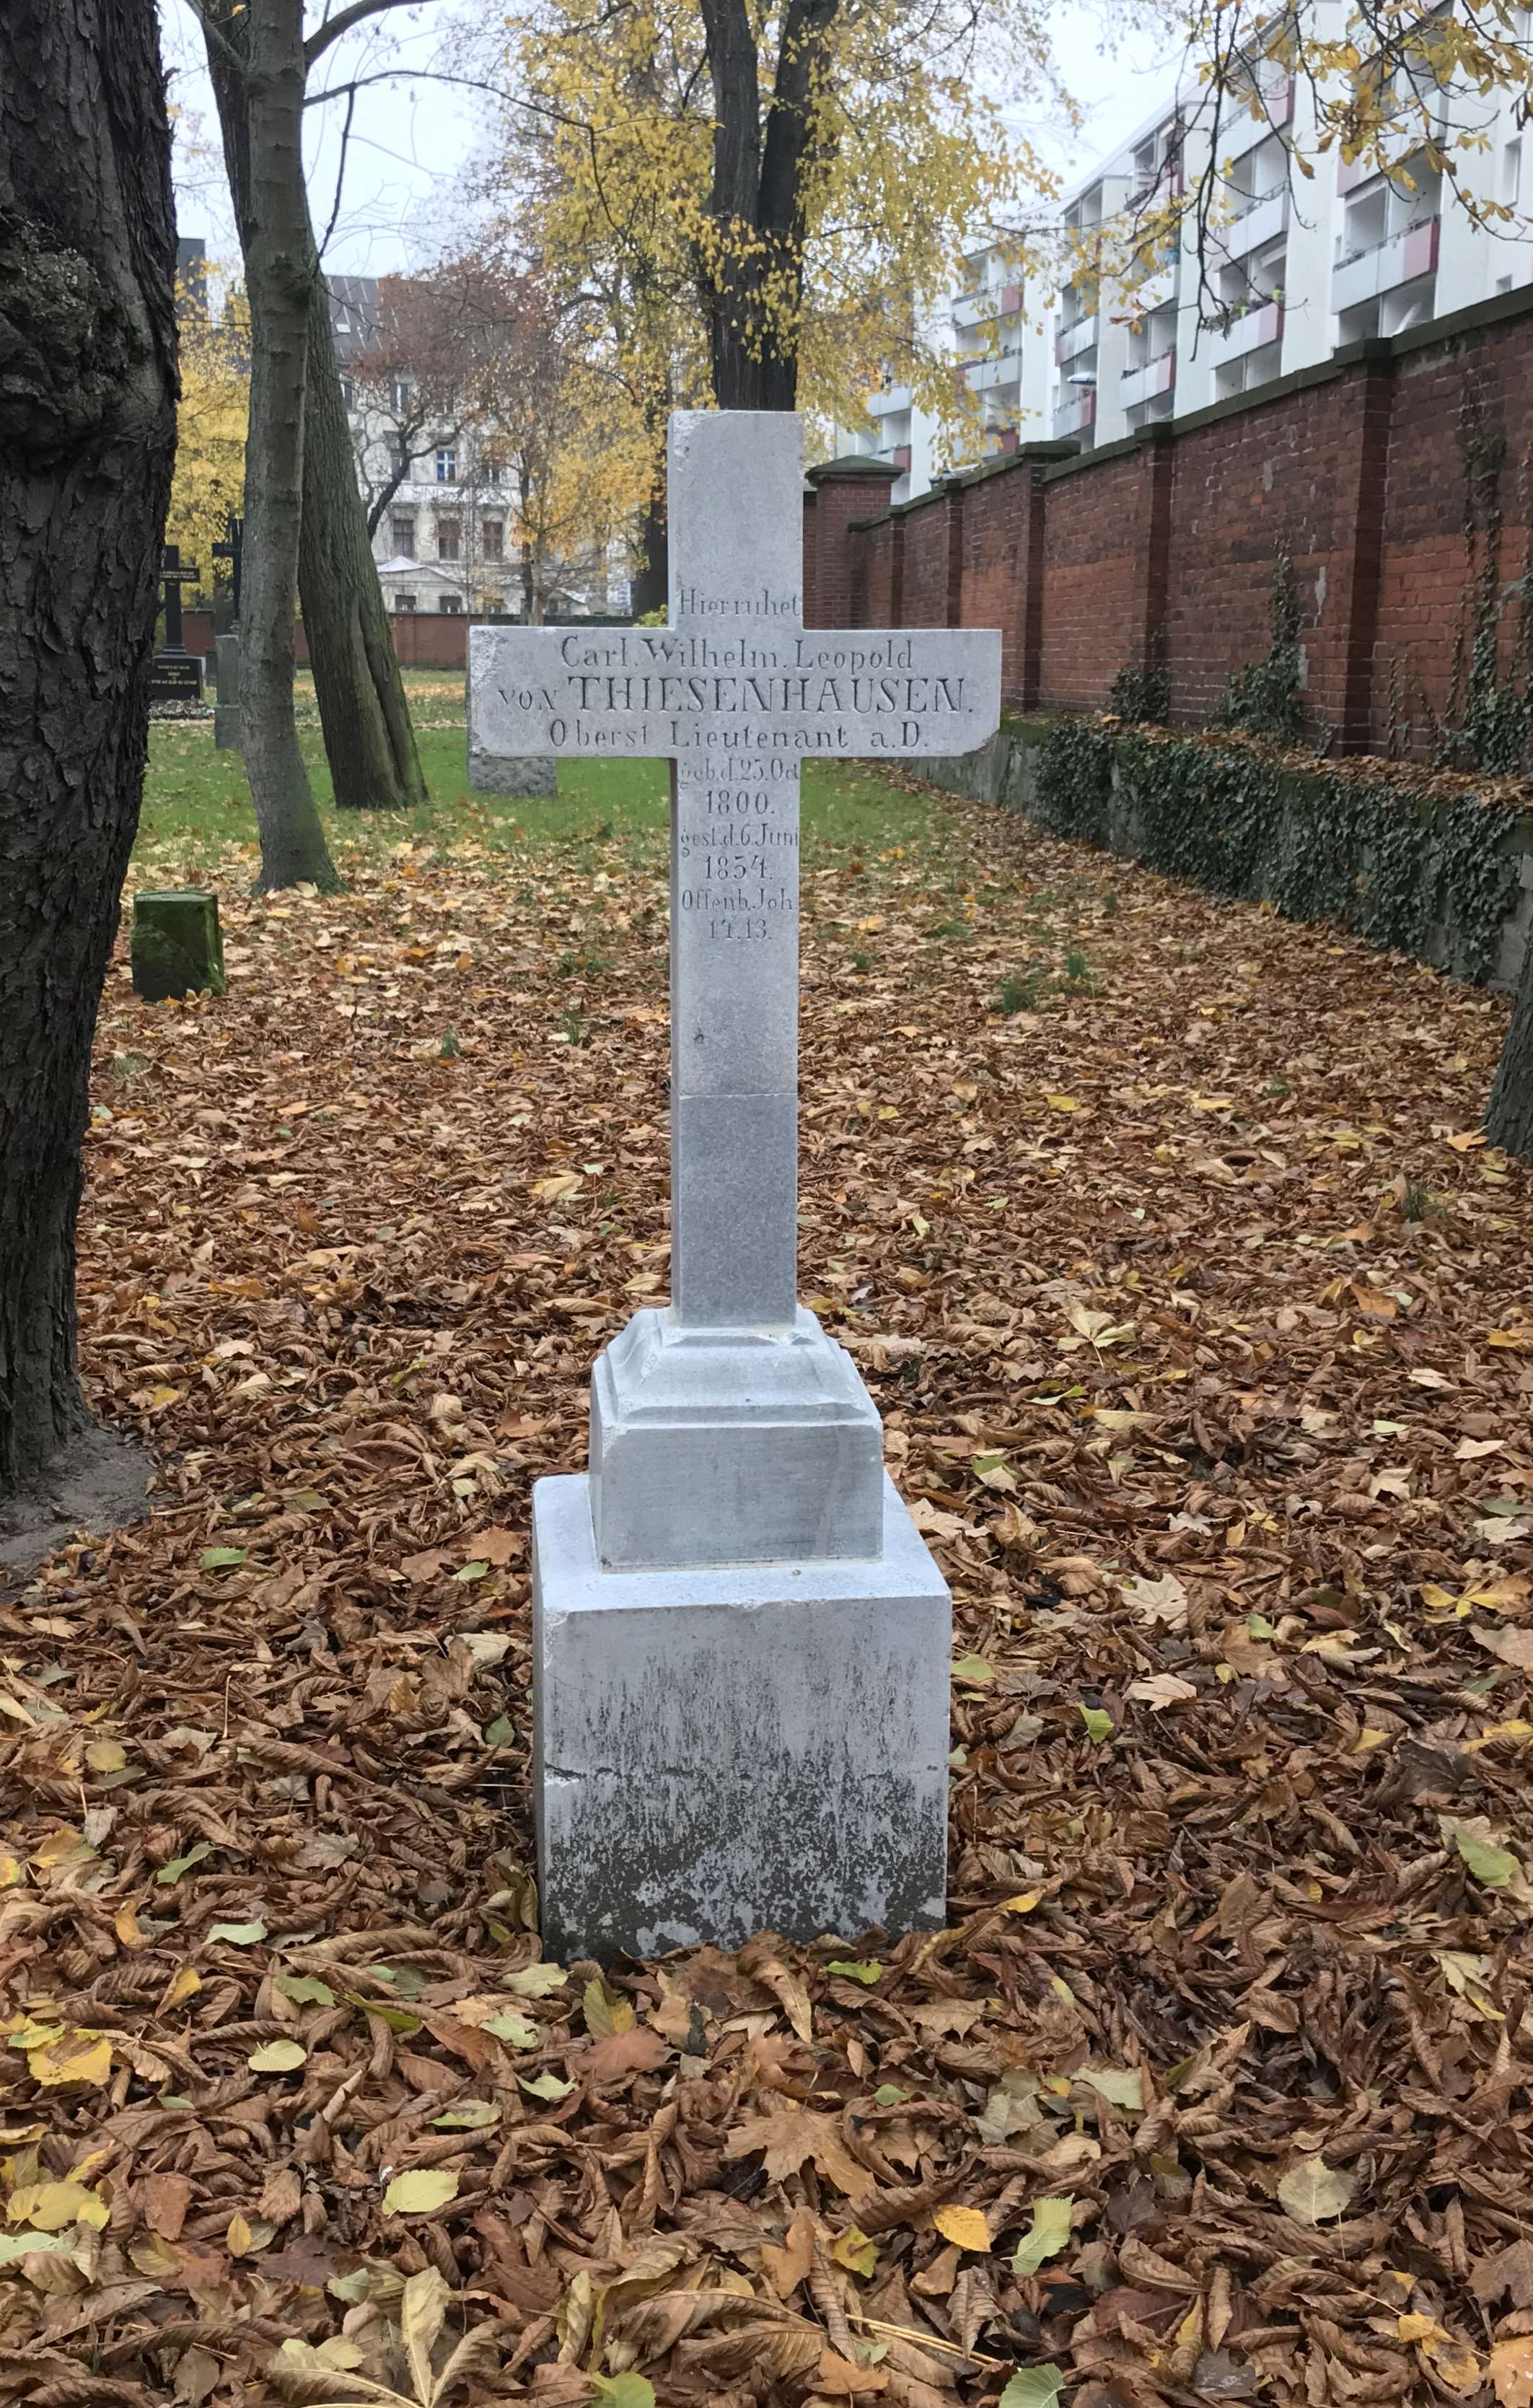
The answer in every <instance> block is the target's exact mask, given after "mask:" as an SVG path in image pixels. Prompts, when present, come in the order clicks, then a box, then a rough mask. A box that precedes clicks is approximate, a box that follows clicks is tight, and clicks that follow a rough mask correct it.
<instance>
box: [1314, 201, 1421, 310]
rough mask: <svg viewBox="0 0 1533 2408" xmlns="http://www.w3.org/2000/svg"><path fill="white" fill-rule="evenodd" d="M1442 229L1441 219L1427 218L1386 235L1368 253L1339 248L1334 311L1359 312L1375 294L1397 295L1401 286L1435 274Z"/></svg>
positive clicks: (1333, 285) (1332, 292)
mask: <svg viewBox="0 0 1533 2408" xmlns="http://www.w3.org/2000/svg"><path fill="white" fill-rule="evenodd" d="M1440 228H1441V221H1440V219H1438V218H1426V219H1424V220H1423V222H1421V224H1419V225H1413V226H1402V227H1401V228H1400V230H1399V231H1398V233H1397V234H1391V235H1386V236H1384V238H1383V241H1382V242H1376V243H1373V244H1372V245H1371V246H1370V247H1369V248H1368V250H1367V251H1350V252H1344V251H1341V249H1340V245H1338V247H1337V260H1336V267H1335V271H1334V273H1333V275H1332V277H1331V308H1333V309H1336V310H1342V309H1355V308H1356V307H1357V305H1358V303H1359V302H1360V301H1371V300H1372V299H1373V297H1374V295H1375V294H1379V293H1393V292H1394V290H1395V288H1396V286H1397V285H1398V284H1413V283H1414V282H1415V280H1416V279H1417V277H1418V276H1432V275H1435V274H1436V272H1437V264H1438V236H1439V233H1440Z"/></svg>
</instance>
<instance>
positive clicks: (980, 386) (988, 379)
mask: <svg viewBox="0 0 1533 2408" xmlns="http://www.w3.org/2000/svg"><path fill="white" fill-rule="evenodd" d="M1021 373H1022V360H1021V354H1020V352H1018V351H1015V350H1011V351H1002V352H1001V353H1000V355H999V356H998V358H996V359H993V360H966V361H965V362H964V366H963V369H962V376H963V380H964V382H965V384H967V387H968V389H969V391H970V393H994V392H995V390H996V386H997V385H1014V384H1015V383H1016V380H1017V379H1018V377H1019V376H1020V374H1021Z"/></svg>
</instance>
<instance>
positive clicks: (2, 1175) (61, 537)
mask: <svg viewBox="0 0 1533 2408" xmlns="http://www.w3.org/2000/svg"><path fill="white" fill-rule="evenodd" d="M65 165H66V166H67V172H64V168H65ZM175 277H176V230H175V220H174V216H173V214H172V209H171V198H170V137H169V131H168V127H167V125H166V121H165V85H164V80H163V78H162V76H161V71H160V60H159V52H158V46H157V39H156V27H155V10H154V5H153V0H68V5H67V6H61V5H60V0H6V5H5V7H3V8H0V360H3V361H4V363H5V374H4V377H3V379H0V1498H7V1497H9V1498H15V1497H17V1496H18V1495H22V1494H25V1493H27V1492H29V1491H36V1490H37V1489H39V1488H46V1487H47V1486H48V1485H49V1484H50V1483H52V1482H53V1481H54V1480H55V1479H56V1478H57V1477H59V1476H60V1474H61V1467H67V1465H68V1462H69V1458H70V1456H71V1454H72V1453H73V1452H75V1451H76V1444H75V1442H77V1441H81V1440H82V1438H83V1435H84V1433H85V1432H86V1431H87V1429H88V1427H89V1422H90V1416H89V1414H88V1413H87V1412H86V1408H85V1403H84V1399H83V1398H82V1396H81V1394H80V1389H79V1381H78V1378H77V1376H76V1368H75V1294H74V1284H75V1220H76V1214H77V1211H78V1209H79V1197H80V1143H81V1139H82V1136H83V1133H84V1130H85V1127H86V1125H87V1118H88V1112H89V1103H88V1096H87V1080H88V1075H89V1069H90V1058H91V1040H92V1038H93V1034H94V1030H95V1019H96V1009H97V1005H98V1003H99V1000H100V996H101V985H102V981H103V979H104V977H105V975H106V969H107V959H108V957H109V955H110V953H111V946H112V939H113V936H114V934H115V932H116V927H117V913H118V897H119V895H120V893H121V891H122V877H123V873H124V871H125V869H126V867H127V862H128V854H129V853H130V851H131V849H132V845H133V839H134V835H135V831H136V827H137V824H138V805H139V799H140V796H141V793H142V789H143V780H144V757H145V746H146V728H147V723H148V710H149V704H148V686H147V678H148V670H149V656H150V646H151V643H152V639H153V631H154V619H155V607H156V601H157V595H158V574H157V572H158V568H159V558H160V541H161V538H162V535H163V532H164V527H165V505H166V501H167V498H168V496H169V492H170V470H171V462H172V458H173V455H174V452H175V440H176V425H175V399H176V325H175Z"/></svg>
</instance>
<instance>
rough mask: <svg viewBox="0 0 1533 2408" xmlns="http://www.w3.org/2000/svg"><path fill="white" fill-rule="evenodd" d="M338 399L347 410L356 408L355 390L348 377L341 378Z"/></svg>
mask: <svg viewBox="0 0 1533 2408" xmlns="http://www.w3.org/2000/svg"><path fill="white" fill-rule="evenodd" d="M340 397H341V399H342V401H343V402H344V403H345V404H346V407H347V409H355V408H356V398H357V389H356V387H355V385H354V384H353V383H352V382H351V378H350V377H349V376H343V377H342V379H341V380H340Z"/></svg>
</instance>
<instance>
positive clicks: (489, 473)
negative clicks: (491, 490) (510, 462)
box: [484, 454, 506, 485]
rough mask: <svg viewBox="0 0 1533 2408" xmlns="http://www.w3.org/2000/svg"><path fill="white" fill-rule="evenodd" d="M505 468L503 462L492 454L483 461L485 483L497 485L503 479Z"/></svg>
mask: <svg viewBox="0 0 1533 2408" xmlns="http://www.w3.org/2000/svg"><path fill="white" fill-rule="evenodd" d="M505 474H506V469H505V465H504V463H503V462H502V461H499V460H497V459H495V458H494V455H493V454H492V456H491V457H490V458H489V459H487V460H486V461H485V463H484V481H485V483H486V484H487V485H498V484H499V483H501V481H502V480H503V479H504V477H505Z"/></svg>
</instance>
